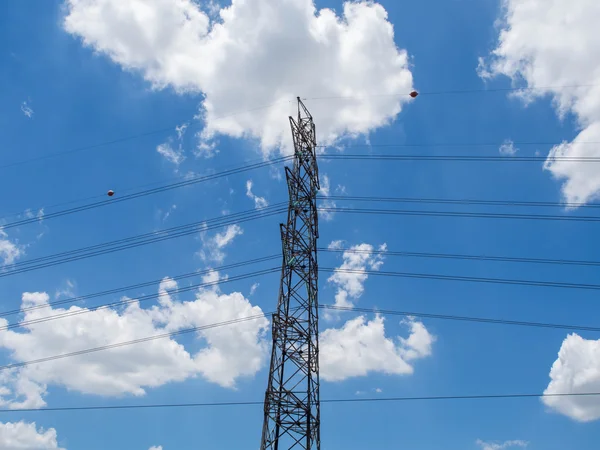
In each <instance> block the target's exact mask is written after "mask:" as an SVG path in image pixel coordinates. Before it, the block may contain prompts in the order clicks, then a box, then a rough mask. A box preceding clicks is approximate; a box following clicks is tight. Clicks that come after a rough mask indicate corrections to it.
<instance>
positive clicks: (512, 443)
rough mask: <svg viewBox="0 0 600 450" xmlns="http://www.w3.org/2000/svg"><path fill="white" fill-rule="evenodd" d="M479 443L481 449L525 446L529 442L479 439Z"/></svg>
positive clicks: (493, 449)
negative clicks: (485, 440)
mask: <svg viewBox="0 0 600 450" xmlns="http://www.w3.org/2000/svg"><path fill="white" fill-rule="evenodd" d="M477 445H478V446H479V447H481V450H504V449H507V448H515V447H521V448H525V447H527V446H528V445H529V443H528V442H525V441H505V442H484V441H482V440H481V439H478V440H477Z"/></svg>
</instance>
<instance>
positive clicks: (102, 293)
mask: <svg viewBox="0 0 600 450" xmlns="http://www.w3.org/2000/svg"><path fill="white" fill-rule="evenodd" d="M278 258H281V255H271V256H264V257H262V258H254V259H250V260H247V261H241V262H238V263H233V264H227V265H224V266H217V267H213V268H210V269H205V270H198V271H195V272H188V273H184V274H181V275H175V276H173V277H168V278H169V279H171V280H174V281H179V280H183V279H186V278H191V277H199V276H202V275H208V274H209V273H212V272H221V271H223V270H230V269H237V268H238V267H244V266H248V265H251V264H259V263H262V262H267V261H272V260H273V259H278ZM163 279H164V277H163V278H161V279H159V280H152V281H145V282H142V283H138V284H133V285H129V286H123V287H120V288H115V289H109V290H106V291H100V292H95V293H92V294H86V295H81V296H78V297H70V298H65V299H62V300H55V301H53V302H48V303H44V304H42V305H33V306H27V307H24V308H20V309H13V310H9V311H2V312H0V317H7V316H12V315H15V314H21V313H24V312H28V311H35V310H38V309H45V308H53V307H55V306H61V305H67V304H72V303H77V302H79V301H82V300H89V299H91V298H97V297H104V296H106V295H111V294H118V293H122V292H126V291H131V290H133V289H140V288H144V287H149V286H157V285H158V284H159V283H160V282H161V281H163ZM228 280H230V278H229V279H228ZM224 281H227V280H221V283H222V282H224Z"/></svg>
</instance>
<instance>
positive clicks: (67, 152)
mask: <svg viewBox="0 0 600 450" xmlns="http://www.w3.org/2000/svg"><path fill="white" fill-rule="evenodd" d="M284 101H287V102H290V101H291V100H278V101H276V102H273V103H270V104H268V105H263V106H258V107H254V108H250V109H246V110H238V111H235V112H231V113H226V114H223V115H221V116H217V117H214V118H212V120H219V119H224V118H227V117H231V116H236V115H238V114H243V113H247V112H254V111H258V110H261V109H266V108H271V107H272V106H275V105H277V104H279V103H283V102H284ZM180 123H182V124H188V123H189V121H182V122H180ZM177 126H178V124H174V125H172V126H169V127H163V128H156V129H153V130H149V131H144V132H141V133H136V134H130V135H127V136H122V137H120V138H116V139H111V140H108V141H103V142H99V143H97V144H91V145H84V146H81V147H75V148H72V149H70V150H64V151H60V152H55V153H51V154H48V155H43V156H38V157H35V158H30V159H25V160H20V161H14V162H11V163H7V164H4V165H1V166H0V169H5V168H8V167H15V166H20V165H24V164H29V163H32V162H37V161H43V160H47V159H51V158H56V157H60V156H65V155H70V154H74V153H80V152H84V151H88V150H95V149H98V148H102V147H108V146H111V145H115V144H121V143H123V142H128V141H132V140H135V139H139V138H142V137H147V136H153V135H156V134H162V133H166V132H169V131H170V132H173V131H174V130H176V128H177Z"/></svg>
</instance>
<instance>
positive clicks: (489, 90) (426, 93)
mask: <svg viewBox="0 0 600 450" xmlns="http://www.w3.org/2000/svg"><path fill="white" fill-rule="evenodd" d="M595 86H598V84H576V85H563V86H539V87H527V86H524V87H506V88H475V89H453V90H441V91H418V95H419V96H434V95H447V94H450V95H454V94H485V93H494V92H518V91H536V90H562V89H578V88H582V87H595ZM415 92H416V91H415ZM410 95H411V93H410V92H402V93H395V94H360V95H330V96H320V97H302V100H355V99H362V98H374V97H406V96H410Z"/></svg>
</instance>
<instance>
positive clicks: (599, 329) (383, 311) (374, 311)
mask: <svg viewBox="0 0 600 450" xmlns="http://www.w3.org/2000/svg"><path fill="white" fill-rule="evenodd" d="M320 308H321V309H328V310H333V311H344V312H354V313H371V314H381V315H384V316H404V317H419V318H421V319H439V320H455V321H459V322H478V323H485V324H496V325H515V326H521V327H532V328H551V329H557V330H571V331H591V332H596V333H598V332H600V327H590V326H583V325H564V324H556V323H544V322H528V321H522V320H506V319H493V318H489V317H468V316H456V315H452V314H433V313H423V312H414V311H396V310H390V309H379V308H358V307H354V306H352V307H350V306H336V305H320Z"/></svg>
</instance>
